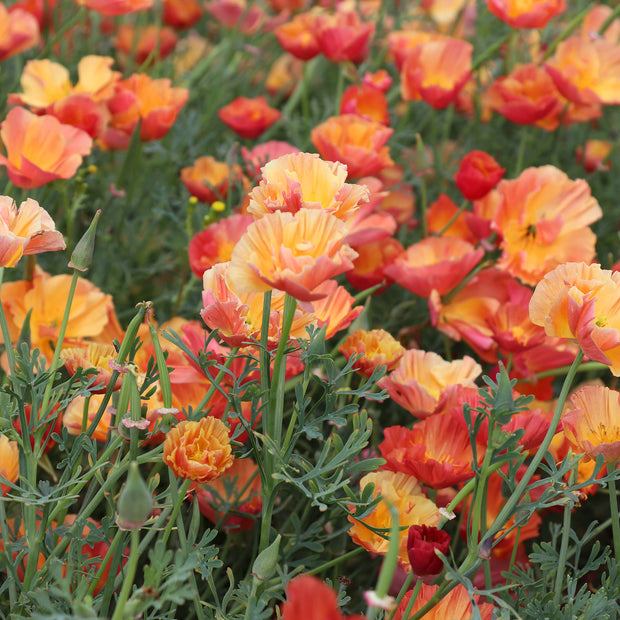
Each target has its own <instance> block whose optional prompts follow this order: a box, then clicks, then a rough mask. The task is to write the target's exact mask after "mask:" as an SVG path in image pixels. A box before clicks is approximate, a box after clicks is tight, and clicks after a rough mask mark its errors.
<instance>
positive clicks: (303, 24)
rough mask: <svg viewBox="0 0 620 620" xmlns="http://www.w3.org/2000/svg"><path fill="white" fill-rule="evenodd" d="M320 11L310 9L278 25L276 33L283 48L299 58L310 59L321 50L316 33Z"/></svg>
mask: <svg viewBox="0 0 620 620" xmlns="http://www.w3.org/2000/svg"><path fill="white" fill-rule="evenodd" d="M317 19H318V13H316V12H314V11H308V12H306V13H299V14H298V15H295V17H293V19H291V20H290V21H288V22H286V23H285V24H282V25H280V26H278V27H277V28H276V29H275V30H274V34H275V35H276V38H277V39H278V41H279V43H280V45H281V46H282V49H284V51H286V52H288V53H289V54H291V55H292V56H294V57H295V58H298V59H299V60H310V59H311V58H314V57H315V56H318V54H320V52H321V48H320V46H319V42H318V40H317V38H316V35H315V23H316V20H317Z"/></svg>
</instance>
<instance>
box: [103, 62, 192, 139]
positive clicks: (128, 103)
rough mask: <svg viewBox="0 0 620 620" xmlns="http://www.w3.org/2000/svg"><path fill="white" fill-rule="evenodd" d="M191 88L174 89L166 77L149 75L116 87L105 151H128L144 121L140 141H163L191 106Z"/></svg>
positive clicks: (133, 78)
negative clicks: (178, 118)
mask: <svg viewBox="0 0 620 620" xmlns="http://www.w3.org/2000/svg"><path fill="white" fill-rule="evenodd" d="M188 97H189V91H188V90H187V88H174V87H172V86H171V82H170V80H168V79H166V78H161V79H152V78H150V77H149V76H148V75H146V74H145V73H134V75H132V76H131V77H129V78H128V79H126V80H123V81H121V82H119V83H118V84H117V85H116V92H115V94H114V96H113V97H112V98H111V99H110V100H109V101H108V109H109V111H110V114H111V118H110V127H109V128H108V130H107V131H106V132H105V133H104V135H103V136H102V138H101V140H102V144H103V146H104V147H105V148H110V149H125V148H127V147H128V146H129V141H130V139H131V134H132V133H133V131H134V129H135V128H136V126H137V124H138V122H140V140H143V141H149V140H159V138H163V137H164V136H165V135H166V134H167V133H168V131H169V130H170V128H171V127H172V125H173V124H174V122H175V121H176V119H177V116H178V115H179V113H180V111H181V108H182V107H183V106H184V105H185V104H186V103H187V99H188Z"/></svg>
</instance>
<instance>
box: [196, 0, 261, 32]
mask: <svg viewBox="0 0 620 620" xmlns="http://www.w3.org/2000/svg"><path fill="white" fill-rule="evenodd" d="M204 7H205V9H206V10H207V12H208V13H209V14H210V15H212V16H213V17H214V18H215V19H216V20H217V21H218V22H219V23H220V24H222V26H224V27H226V28H230V29H233V28H236V29H239V31H240V32H242V33H244V34H254V33H255V32H256V31H257V30H258V29H259V28H260V24H261V20H262V19H263V14H264V11H263V8H262V7H261V6H259V5H258V4H254V3H252V4H250V5H249V6H248V3H247V1H246V0H210V2H205V3H204Z"/></svg>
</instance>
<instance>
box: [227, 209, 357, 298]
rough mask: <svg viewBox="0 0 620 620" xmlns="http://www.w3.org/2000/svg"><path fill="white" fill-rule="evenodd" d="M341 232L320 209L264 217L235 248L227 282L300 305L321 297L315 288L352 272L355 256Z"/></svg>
mask: <svg viewBox="0 0 620 620" xmlns="http://www.w3.org/2000/svg"><path fill="white" fill-rule="evenodd" d="M345 234H346V224H345V223H344V222H343V221H342V220H340V219H338V218H337V217H336V216H334V215H332V214H331V213H328V212H327V211H325V210H323V209H300V210H299V211H298V212H297V213H296V214H295V215H293V214H292V213H287V212H283V211H275V212H274V213H270V214H267V215H264V216H263V217H262V218H260V219H259V220H256V221H255V222H254V223H253V224H251V225H250V226H249V227H248V229H247V231H246V232H245V234H244V235H243V236H242V237H241V239H240V240H239V241H238V242H237V245H236V246H235V248H234V249H233V253H232V257H231V261H230V270H229V273H230V279H231V280H232V282H234V285H235V288H236V289H237V290H238V291H239V292H241V293H252V292H261V291H262V292H265V291H269V290H272V289H274V288H275V289H278V290H281V291H285V292H287V293H289V294H290V295H292V296H293V297H295V298H296V299H298V300H299V301H302V302H307V301H313V300H315V299H320V298H321V297H324V295H323V294H320V293H317V292H316V291H315V289H316V288H317V287H318V286H319V285H320V284H321V283H322V282H324V281H325V280H329V279H331V278H333V277H335V276H337V275H339V274H341V273H344V272H345V271H347V270H348V269H351V268H352V266H353V263H352V261H353V259H355V258H356V256H357V254H356V253H355V251H354V250H353V249H351V247H349V246H348V245H346V244H344V243H343V238H344V235H345Z"/></svg>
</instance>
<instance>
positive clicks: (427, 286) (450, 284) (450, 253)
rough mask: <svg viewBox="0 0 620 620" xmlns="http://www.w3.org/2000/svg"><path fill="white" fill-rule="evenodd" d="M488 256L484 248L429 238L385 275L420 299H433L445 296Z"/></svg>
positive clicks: (386, 271) (415, 245)
mask: <svg viewBox="0 0 620 620" xmlns="http://www.w3.org/2000/svg"><path fill="white" fill-rule="evenodd" d="M483 256H484V250H483V249H482V248H478V249H475V248H474V246H473V245H472V244H471V243H468V242H467V241H463V240H462V239H457V238H455V237H427V238H426V239H422V241H418V242H417V243H414V244H413V245H412V246H411V247H409V248H407V249H406V250H405V252H404V253H403V254H402V255H401V256H399V257H397V258H396V260H394V262H393V263H392V264H391V265H388V266H387V267H386V268H385V269H384V273H385V274H386V275H387V276H389V277H390V278H392V279H393V280H394V281H395V282H397V283H398V284H400V285H401V286H402V287H404V288H406V289H407V290H408V291H411V292H412V293H413V294H414V295H418V296H419V297H429V296H430V294H431V291H433V290H435V291H437V293H438V294H439V295H445V294H446V293H447V292H448V291H451V290H452V289H453V288H454V287H455V286H457V285H458V284H460V283H461V282H462V281H463V278H464V277H465V276H466V275H467V274H468V273H469V272H470V271H471V270H472V269H473V268H474V267H475V266H476V265H477V264H478V263H479V262H480V260H481V259H482V257H483Z"/></svg>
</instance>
